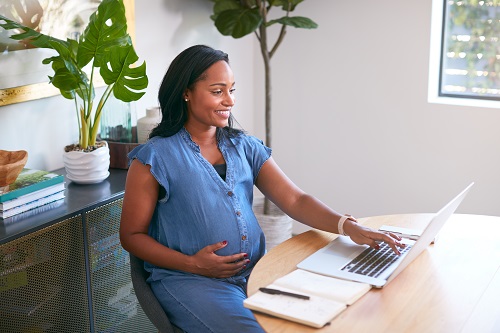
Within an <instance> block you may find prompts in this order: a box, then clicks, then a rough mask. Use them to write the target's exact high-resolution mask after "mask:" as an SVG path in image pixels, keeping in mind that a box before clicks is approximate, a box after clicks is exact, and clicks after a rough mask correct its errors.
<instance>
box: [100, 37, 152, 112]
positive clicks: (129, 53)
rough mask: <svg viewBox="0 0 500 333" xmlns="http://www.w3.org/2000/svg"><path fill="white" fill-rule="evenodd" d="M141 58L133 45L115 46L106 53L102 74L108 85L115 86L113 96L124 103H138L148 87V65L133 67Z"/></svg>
mask: <svg viewBox="0 0 500 333" xmlns="http://www.w3.org/2000/svg"><path fill="white" fill-rule="evenodd" d="M138 59H139V57H138V56H137V54H136V53H135V50H134V48H133V46H132V45H125V46H115V47H113V48H112V49H111V50H110V51H109V52H107V53H106V57H105V58H104V61H105V63H103V66H101V69H100V73H101V76H102V78H103V79H104V82H106V84H107V85H111V84H114V86H113V94H114V95H115V97H116V98H118V99H119V100H121V101H124V102H131V101H137V100H138V99H139V98H141V97H142V95H144V93H145V92H140V90H144V89H146V87H147V86H148V78H147V76H146V63H145V62H143V63H142V65H140V66H139V67H132V66H131V65H132V64H134V63H135V62H136V61H137V60H138Z"/></svg>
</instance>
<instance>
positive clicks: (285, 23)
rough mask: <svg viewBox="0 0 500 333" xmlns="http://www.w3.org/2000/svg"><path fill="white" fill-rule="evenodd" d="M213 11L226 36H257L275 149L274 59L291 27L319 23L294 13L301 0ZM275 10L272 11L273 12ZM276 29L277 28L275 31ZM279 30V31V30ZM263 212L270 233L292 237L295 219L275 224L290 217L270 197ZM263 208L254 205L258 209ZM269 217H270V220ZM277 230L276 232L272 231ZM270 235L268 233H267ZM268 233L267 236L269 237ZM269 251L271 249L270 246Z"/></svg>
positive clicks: (231, 0) (237, 4)
mask: <svg viewBox="0 0 500 333" xmlns="http://www.w3.org/2000/svg"><path fill="white" fill-rule="evenodd" d="M213 2H214V5H213V14H212V15H211V16H210V18H211V19H212V20H213V21H214V25H215V27H216V28H217V30H218V31H219V32H220V33H221V34H222V35H224V36H231V37H233V38H236V39H237V38H241V37H244V36H246V35H249V34H251V33H254V34H255V36H256V37H257V41H258V45H259V46H260V51H261V54H262V60H263V62H264V66H263V67H264V85H263V86H264V88H265V128H266V139H265V144H266V146H268V147H269V148H272V142H271V141H272V126H271V119H272V116H271V106H272V103H271V100H272V96H271V92H272V89H271V88H272V84H271V81H272V80H271V74H272V73H271V58H272V57H273V56H274V54H275V53H276V50H277V49H278V47H279V46H280V45H281V43H282V42H283V40H284V38H285V35H286V32H287V28H288V27H294V28H302V29H316V28H317V27H318V25H317V24H316V23H315V22H314V21H313V20H311V19H309V18H307V17H303V16H291V13H292V12H293V11H294V10H295V8H296V7H297V5H298V4H299V3H302V0H299V1H269V0H259V1H239V0H213ZM274 9H276V10H281V11H282V12H283V14H282V16H281V17H280V15H279V14H278V13H271V12H272V11H273V10H274ZM269 13H271V14H269ZM273 29H275V30H273ZM278 29H279V30H278ZM268 37H273V38H274V37H276V38H275V40H274V43H271V41H270V40H269V38H268ZM263 206H264V207H263V212H260V213H259V218H258V221H259V224H260V226H261V227H262V228H263V229H265V230H269V231H268V234H269V233H271V234H275V235H277V234H279V233H280V232H284V233H286V235H285V238H284V239H286V238H290V237H291V236H292V234H291V232H289V230H291V228H292V224H293V220H292V218H289V219H288V224H289V225H290V227H286V228H284V229H281V230H280V228H283V226H282V225H280V226H277V225H276V224H275V221H274V220H275V216H276V215H282V216H286V215H285V214H284V213H283V212H282V211H281V210H280V209H278V208H277V207H272V206H273V204H272V202H271V201H270V200H268V199H267V198H264V204H263ZM258 209H261V208H260V207H254V211H256V210H258ZM267 216H269V219H267ZM271 230H273V231H271ZM264 234H266V232H264ZM267 237H268V236H267V235H266V238H267ZM268 250H269V248H268Z"/></svg>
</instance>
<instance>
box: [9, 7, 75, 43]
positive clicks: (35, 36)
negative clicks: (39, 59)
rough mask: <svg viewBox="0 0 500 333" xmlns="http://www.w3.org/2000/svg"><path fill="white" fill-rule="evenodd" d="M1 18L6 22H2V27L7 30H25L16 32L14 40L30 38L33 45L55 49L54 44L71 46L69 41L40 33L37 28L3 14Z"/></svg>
mask: <svg viewBox="0 0 500 333" xmlns="http://www.w3.org/2000/svg"><path fill="white" fill-rule="evenodd" d="M0 20H1V21H5V22H6V23H0V27H2V28H4V29H5V30H16V29H17V30H22V31H23V32H20V33H17V34H14V35H12V36H10V38H11V39H14V40H24V39H28V40H29V41H30V42H31V44H32V45H34V46H36V47H42V48H48V49H54V47H53V46H54V45H59V46H60V47H61V48H63V49H64V48H66V49H67V48H69V44H68V42H66V41H64V40H61V39H58V38H54V37H50V36H47V35H44V34H42V33H39V32H38V31H36V30H33V29H31V28H28V27H26V26H24V25H22V24H21V23H18V22H16V21H13V20H11V19H9V18H7V17H5V16H3V15H0Z"/></svg>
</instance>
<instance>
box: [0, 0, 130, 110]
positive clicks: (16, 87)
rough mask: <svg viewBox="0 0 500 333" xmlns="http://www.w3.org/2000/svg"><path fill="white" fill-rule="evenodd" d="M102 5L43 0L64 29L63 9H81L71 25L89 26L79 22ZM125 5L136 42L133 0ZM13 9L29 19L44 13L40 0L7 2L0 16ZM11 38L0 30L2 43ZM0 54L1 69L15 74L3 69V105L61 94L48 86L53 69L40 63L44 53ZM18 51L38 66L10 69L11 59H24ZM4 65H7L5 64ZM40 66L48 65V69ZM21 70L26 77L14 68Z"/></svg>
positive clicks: (125, 0)
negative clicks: (15, 8) (61, 20)
mask: <svg viewBox="0 0 500 333" xmlns="http://www.w3.org/2000/svg"><path fill="white" fill-rule="evenodd" d="M99 3H100V0H49V1H43V4H44V6H45V7H47V6H53V7H55V8H57V10H58V13H57V16H56V18H55V19H53V20H55V21H57V22H58V24H54V25H53V26H57V27H61V26H64V24H61V22H60V19H57V17H59V18H66V17H68V15H65V14H64V12H61V8H67V10H68V11H70V10H75V6H78V8H79V10H80V11H81V14H79V15H76V16H75V15H74V17H75V18H73V19H72V21H71V22H70V23H71V24H72V25H73V26H74V25H75V24H83V26H86V22H80V21H81V20H82V16H83V15H85V14H86V15H87V19H88V16H90V14H91V13H92V12H94V11H95V9H97V6H98V5H99ZM123 3H124V5H125V10H126V16H127V26H128V31H129V34H130V36H131V37H132V40H133V41H135V8H134V0H123ZM14 6H22V7H23V11H24V13H25V14H26V15H30V18H37V19H39V17H38V14H37V13H36V12H37V11H39V12H41V13H43V10H44V8H43V7H42V6H41V5H40V2H39V1H38V0H24V1H21V0H6V1H5V2H4V1H3V0H2V4H0V13H2V11H7V10H9V9H10V8H13V7H14ZM6 16H7V15H6ZM2 30H3V29H2ZM2 32H4V33H5V34H2ZM44 33H45V31H44ZM50 34H51V35H52V33H50ZM56 37H57V36H56ZM63 38H64V37H63ZM8 39H9V38H8V37H7V36H6V32H5V31H0V42H4V43H7V40H8ZM0 51H1V52H0V56H1V57H0V67H2V68H10V69H12V71H13V72H11V73H7V72H6V71H4V70H2V72H3V73H0V106H4V105H9V104H15V103H21V102H27V101H32V100H37V99H41V98H46V97H51V96H56V95H59V89H57V88H55V87H54V86H53V85H51V84H49V82H48V79H47V73H50V72H51V68H50V66H45V65H42V64H41V60H42V59H43V58H46V57H47V56H46V54H44V52H43V51H42V50H40V49H38V50H35V49H31V50H25V49H19V50H15V51H11V52H9V51H7V50H0ZM17 52H25V54H26V52H29V54H26V55H29V57H33V58H32V59H33V60H31V61H29V60H28V61H27V62H26V64H28V63H29V65H34V66H39V67H36V68H33V69H31V68H28V67H27V66H25V65H24V64H19V63H17V65H18V66H9V65H8V63H7V61H9V59H13V60H15V61H17V62H19V60H20V59H23V58H25V54H23V55H22V56H19V55H18V54H16V53H17ZM36 53H38V54H36ZM2 58H3V60H2ZM2 62H4V64H3V65H2ZM41 66H45V68H43V67H41ZM18 67H21V68H23V70H25V71H26V72H25V73H23V74H20V73H16V72H15V68H18ZM30 70H33V72H30ZM6 73H7V74H6ZM2 76H3V80H2ZM30 80H31V81H33V82H32V83H31V82H29V81H30ZM26 81H28V82H26ZM19 83H21V84H19Z"/></svg>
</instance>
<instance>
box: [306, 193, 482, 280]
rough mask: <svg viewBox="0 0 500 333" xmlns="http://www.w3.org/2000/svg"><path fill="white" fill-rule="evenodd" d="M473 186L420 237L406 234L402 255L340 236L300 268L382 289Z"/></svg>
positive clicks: (434, 235) (456, 199) (441, 213)
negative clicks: (359, 243) (416, 237)
mask: <svg viewBox="0 0 500 333" xmlns="http://www.w3.org/2000/svg"><path fill="white" fill-rule="evenodd" d="M472 185H474V183H471V184H469V185H468V186H467V187H466V188H465V189H464V190H463V191H462V192H460V194H458V195H457V196H456V197H455V198H453V199H452V200H451V201H450V202H448V203H447V204H446V205H445V206H444V207H443V208H441V209H440V210H439V211H438V212H437V213H436V214H435V215H434V216H433V217H432V219H431V220H430V222H429V223H428V224H427V226H426V227H425V228H424V229H423V230H422V232H421V234H420V236H418V239H417V240H414V239H410V238H406V237H403V240H402V243H404V244H406V247H405V248H404V249H400V252H401V255H399V256H398V255H396V254H394V252H393V251H392V249H391V248H390V247H389V246H387V244H385V243H380V244H379V245H380V246H381V249H379V250H375V249H372V248H370V247H369V246H368V245H358V244H356V243H354V242H353V241H352V240H351V239H350V238H349V237H348V236H338V237H337V238H336V239H334V240H333V241H331V242H330V243H329V244H328V245H327V246H325V247H323V248H322V249H319V250H318V251H316V252H315V253H313V254H312V255H310V256H309V257H307V258H306V259H304V260H303V261H301V262H300V263H299V264H298V265H297V268H300V269H303V270H307V271H310V272H314V273H318V274H323V275H327V276H332V277H336V278H340V279H345V280H352V281H357V282H363V283H368V284H371V285H372V286H374V287H376V288H382V287H384V286H385V285H387V284H388V283H389V282H390V281H392V280H393V279H394V278H395V277H396V276H398V274H399V273H401V272H402V271H403V270H404V269H405V268H406V267H407V266H408V265H409V264H410V263H411V262H412V261H413V260H414V259H415V258H416V257H417V256H418V255H419V254H420V253H422V251H424V250H425V249H426V248H427V246H429V244H431V243H432V242H433V241H434V238H435V237H436V236H437V234H438V232H439V230H441V228H442V227H443V225H444V224H445V222H446V221H447V220H448V219H449V218H450V216H451V215H452V214H453V213H454V212H455V210H456V209H457V207H458V206H459V205H460V203H461V202H462V200H463V199H464V198H465V196H466V195H467V193H468V192H469V190H470V188H471V187H472ZM400 230H401V229H400ZM411 238H415V237H411ZM384 247H385V248H386V249H384ZM361 257H362V258H361ZM360 258H361V259H360Z"/></svg>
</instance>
